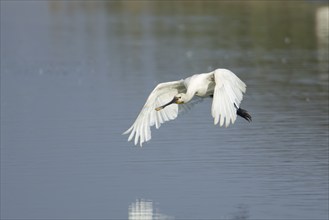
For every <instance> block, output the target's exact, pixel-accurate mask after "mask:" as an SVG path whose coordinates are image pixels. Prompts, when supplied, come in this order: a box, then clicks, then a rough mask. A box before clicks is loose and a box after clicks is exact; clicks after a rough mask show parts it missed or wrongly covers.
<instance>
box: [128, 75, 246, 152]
mask: <svg viewBox="0 0 329 220" xmlns="http://www.w3.org/2000/svg"><path fill="white" fill-rule="evenodd" d="M245 91H246V84H245V83H244V82H242V81H241V80H240V79H239V78H238V77H237V76H236V75H235V74H234V73H232V72H231V71H230V70H227V69H217V70H214V71H212V72H210V73H201V74H195V75H193V76H191V77H188V78H186V79H185V80H178V81H173V82H166V83H160V84H158V85H157V86H156V87H155V88H154V90H153V91H152V92H151V94H150V95H149V97H148V99H147V100H146V103H145V105H144V107H143V108H142V110H141V112H140V113H139V115H138V117H137V119H136V121H135V122H134V124H133V125H132V126H131V127H130V128H129V129H128V130H127V131H125V132H124V134H127V133H130V135H129V138H128V141H130V140H132V138H133V137H134V136H135V140H134V143H135V145H136V144H137V143H138V141H139V143H140V145H141V146H142V144H143V142H146V141H149V140H150V139H151V129H150V127H152V126H156V128H159V127H160V126H161V124H162V123H164V122H166V121H169V120H174V119H175V118H176V117H177V115H178V113H179V112H181V111H184V110H186V109H189V108H190V107H191V105H193V104H195V103H196V102H198V101H200V100H201V99H202V98H206V97H212V98H213V101H212V108H211V114H212V116H213V117H214V124H218V122H220V126H222V125H224V122H225V126H226V127H227V126H228V125H229V124H230V123H232V124H233V123H234V122H235V120H236V117H237V115H240V116H241V117H243V118H245V119H246V120H248V121H251V116H250V115H249V114H248V112H247V111H246V110H243V109H241V108H239V106H240V103H241V101H242V98H243V93H244V92H245Z"/></svg>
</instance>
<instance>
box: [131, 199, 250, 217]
mask: <svg viewBox="0 0 329 220" xmlns="http://www.w3.org/2000/svg"><path fill="white" fill-rule="evenodd" d="M154 206H155V205H154V203H153V201H152V200H148V199H136V201H135V202H133V203H131V204H130V205H129V209H128V219H129V220H170V219H175V217H173V216H169V215H166V214H163V213H161V212H160V210H159V208H156V207H154ZM219 219H228V220H246V219H249V210H248V206H247V205H245V204H240V205H238V206H237V207H236V210H235V212H233V213H232V214H230V215H228V216H226V215H222V216H219Z"/></svg>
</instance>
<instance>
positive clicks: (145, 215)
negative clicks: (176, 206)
mask: <svg viewBox="0 0 329 220" xmlns="http://www.w3.org/2000/svg"><path fill="white" fill-rule="evenodd" d="M128 216H129V218H128V219H129V220H169V219H175V218H174V217H172V216H168V215H165V214H162V213H160V212H159V210H158V209H155V208H154V207H153V201H151V200H145V199H137V200H136V201H135V202H133V203H131V204H130V205H129V210H128Z"/></svg>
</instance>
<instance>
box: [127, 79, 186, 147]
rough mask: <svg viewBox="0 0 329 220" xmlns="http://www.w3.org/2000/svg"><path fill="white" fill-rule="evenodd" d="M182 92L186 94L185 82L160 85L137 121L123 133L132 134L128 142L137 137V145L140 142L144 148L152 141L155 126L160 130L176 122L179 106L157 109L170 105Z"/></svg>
mask: <svg viewBox="0 0 329 220" xmlns="http://www.w3.org/2000/svg"><path fill="white" fill-rule="evenodd" d="M182 92H186V87H185V85H184V80H179V81H173V82H166V83H160V84H158V85H157V86H156V87H155V88H154V90H153V91H152V92H151V94H150V95H149V97H148V98H147V100H146V103H145V105H144V106H143V108H142V110H141V112H140V113H139V115H138V116H137V119H136V121H135V122H134V123H133V125H132V126H131V127H130V128H129V129H128V130H127V131H125V132H124V133H123V134H128V133H130V135H129V138H128V141H130V140H132V139H133V138H134V136H135V140H134V143H135V145H137V143H138V141H139V144H140V146H142V144H143V142H146V141H149V140H150V139H151V127H152V126H154V125H155V127H156V128H159V127H160V126H161V124H162V123H164V122H166V121H170V120H174V119H175V118H176V117H177V115H178V113H179V106H178V105H177V104H172V105H168V106H167V107H166V108H164V109H162V110H160V111H156V110H155V108H157V107H159V106H162V105H164V104H166V103H168V102H169V101H170V100H172V99H173V97H174V96H175V95H177V94H178V93H182Z"/></svg>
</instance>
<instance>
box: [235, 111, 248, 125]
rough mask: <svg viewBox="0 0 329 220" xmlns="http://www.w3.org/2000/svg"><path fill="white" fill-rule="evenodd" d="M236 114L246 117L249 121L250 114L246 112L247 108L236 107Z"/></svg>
mask: <svg viewBox="0 0 329 220" xmlns="http://www.w3.org/2000/svg"><path fill="white" fill-rule="evenodd" d="M236 114H237V115H239V116H240V117H242V118H244V119H246V120H247V121H248V122H251V115H250V114H249V113H248V111H247V110H244V109H242V108H238V109H237V110H236Z"/></svg>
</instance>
